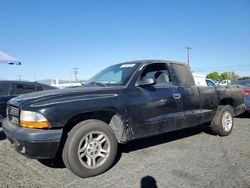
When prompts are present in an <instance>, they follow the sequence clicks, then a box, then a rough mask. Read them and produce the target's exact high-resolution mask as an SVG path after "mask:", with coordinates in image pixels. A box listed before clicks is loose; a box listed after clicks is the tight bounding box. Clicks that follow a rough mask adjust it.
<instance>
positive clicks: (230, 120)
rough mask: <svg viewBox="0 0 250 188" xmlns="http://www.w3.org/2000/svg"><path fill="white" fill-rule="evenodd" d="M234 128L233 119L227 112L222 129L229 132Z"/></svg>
mask: <svg viewBox="0 0 250 188" xmlns="http://www.w3.org/2000/svg"><path fill="white" fill-rule="evenodd" d="M232 126H233V117H232V114H231V113H229V112H225V113H224V114H223V116H222V127H223V129H224V130H225V131H227V132H229V131H230V130H231V129H232Z"/></svg>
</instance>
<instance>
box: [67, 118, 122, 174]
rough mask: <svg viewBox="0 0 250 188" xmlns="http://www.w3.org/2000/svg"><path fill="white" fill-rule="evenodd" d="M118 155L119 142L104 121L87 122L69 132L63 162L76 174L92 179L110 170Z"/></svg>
mask: <svg viewBox="0 0 250 188" xmlns="http://www.w3.org/2000/svg"><path fill="white" fill-rule="evenodd" d="M116 153H117V140H116V137H115V134H114V132H113V130H112V129H111V128H110V127H109V126H108V125H107V124H106V123H105V122H103V121H100V120H86V121H83V122H81V123H79V124H77V125H76V126H75V127H74V128H72V130H71V131H70V132H69V134H68V138H67V140H66V143H65V146H64V149H63V161H64V163H65V166H66V167H67V168H68V169H69V170H70V171H71V172H73V173H74V174H76V175H78V176H80V177H90V176H95V175H98V174H100V173H103V172H105V171H106V170H108V169H109V168H110V167H111V165H112V164H113V162H114V160H115V157H116Z"/></svg>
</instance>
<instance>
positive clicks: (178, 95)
mask: <svg viewBox="0 0 250 188" xmlns="http://www.w3.org/2000/svg"><path fill="white" fill-rule="evenodd" d="M173 98H174V99H180V98H181V94H180V93H174V94H173Z"/></svg>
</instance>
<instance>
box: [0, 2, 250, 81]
mask: <svg viewBox="0 0 250 188" xmlns="http://www.w3.org/2000/svg"><path fill="white" fill-rule="evenodd" d="M0 20H1V21H0V51H3V52H5V53H7V54H9V55H11V56H13V57H15V58H17V59H19V60H20V61H21V62H22V65H21V66H17V65H6V64H0V79H10V80H14V79H22V80H30V81H34V80H43V79H56V78H57V77H58V78H59V79H62V80H74V74H73V70H74V69H73V68H78V75H77V78H78V79H81V80H85V79H88V78H90V77H91V76H92V75H94V74H95V73H97V72H98V71H100V70H102V69H103V68H105V67H107V66H109V65H112V64H116V63H121V62H126V61H132V60H140V59H163V60H175V61H181V62H187V57H186V56H187V54H186V49H185V47H187V46H188V47H191V48H192V49H191V50H190V66H191V69H192V71H194V72H196V73H203V74H207V73H210V72H213V71H218V72H231V71H235V72H236V74H238V75H240V76H250V0H81V1H80V0H79V1H77V0H71V1H66V0H65V1H64V0H53V1H51V0H37V1H34V0H23V1H20V0H1V1H0Z"/></svg>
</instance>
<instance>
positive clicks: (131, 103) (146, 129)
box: [127, 63, 185, 139]
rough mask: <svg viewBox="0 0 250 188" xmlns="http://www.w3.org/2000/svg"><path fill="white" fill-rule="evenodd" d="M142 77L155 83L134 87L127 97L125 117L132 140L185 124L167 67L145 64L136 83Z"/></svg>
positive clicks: (174, 86)
mask: <svg viewBox="0 0 250 188" xmlns="http://www.w3.org/2000/svg"><path fill="white" fill-rule="evenodd" d="M144 78H153V79H155V80H156V84H154V85H144V86H139V87H135V88H133V89H131V90H130V91H129V93H128V95H127V96H128V99H127V101H128V108H127V110H128V116H129V117H130V118H131V119H130V121H131V123H130V124H131V128H132V132H133V133H134V135H132V138H131V139H133V138H140V137H146V136H151V135H155V134H160V133H164V132H168V131H171V130H175V129H178V128H181V127H182V125H183V123H184V117H185V116H184V113H183V111H182V98H181V94H180V92H179V88H178V86H176V85H175V84H174V83H173V82H172V76H171V75H170V72H169V70H168V67H167V64H165V63H154V64H149V65H147V66H146V67H145V68H144V70H143V71H142V73H141V74H140V76H139V78H138V81H141V80H143V79H144Z"/></svg>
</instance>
